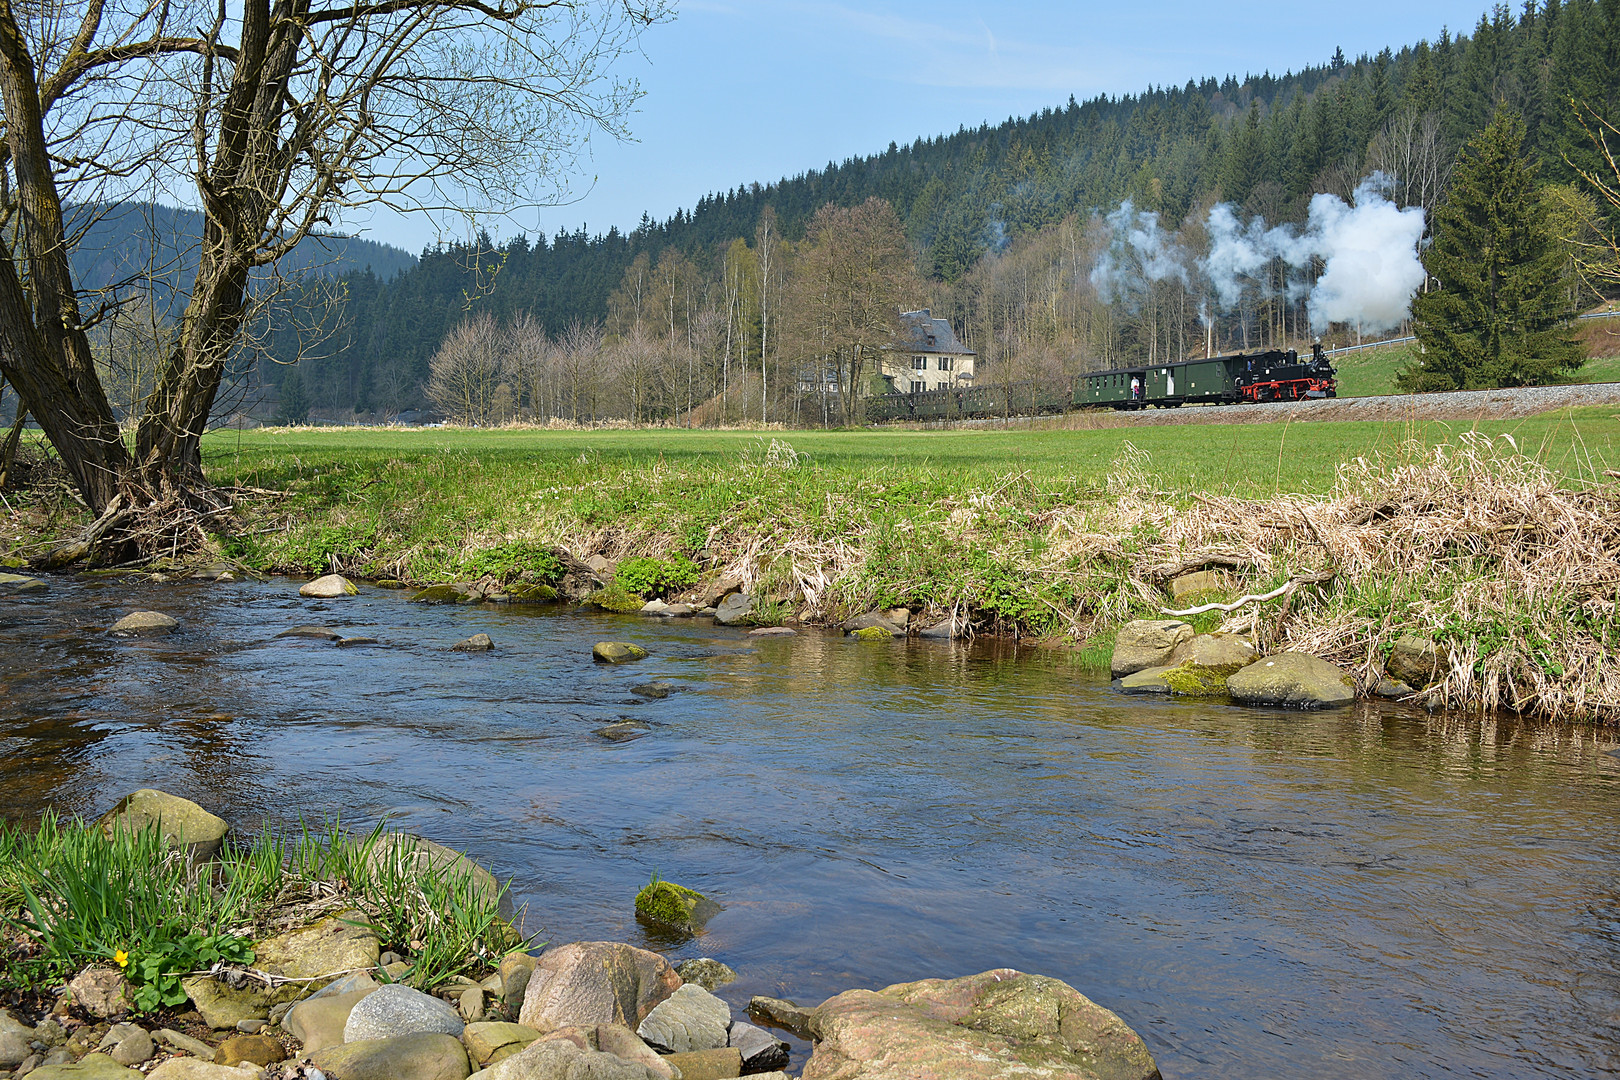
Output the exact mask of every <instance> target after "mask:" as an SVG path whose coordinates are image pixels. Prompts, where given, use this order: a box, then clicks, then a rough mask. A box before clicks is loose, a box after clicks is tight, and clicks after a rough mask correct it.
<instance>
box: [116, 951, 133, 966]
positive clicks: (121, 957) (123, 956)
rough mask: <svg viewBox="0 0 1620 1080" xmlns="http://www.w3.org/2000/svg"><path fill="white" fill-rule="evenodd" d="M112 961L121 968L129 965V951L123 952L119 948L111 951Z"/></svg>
mask: <svg viewBox="0 0 1620 1080" xmlns="http://www.w3.org/2000/svg"><path fill="white" fill-rule="evenodd" d="M113 963H115V964H117V965H118V966H119V967H121V968H127V967H129V953H127V952H125V951H124V950H123V949H119V950H118V951H117V952H115V953H113Z"/></svg>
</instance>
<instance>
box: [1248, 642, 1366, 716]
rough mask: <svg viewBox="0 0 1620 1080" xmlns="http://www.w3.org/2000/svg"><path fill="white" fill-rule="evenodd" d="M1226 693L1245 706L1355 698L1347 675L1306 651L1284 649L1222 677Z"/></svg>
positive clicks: (1319, 704)
mask: <svg viewBox="0 0 1620 1080" xmlns="http://www.w3.org/2000/svg"><path fill="white" fill-rule="evenodd" d="M1226 689H1227V692H1228V693H1230V694H1231V695H1232V699H1233V700H1234V701H1240V702H1242V703H1243V704H1245V705H1288V706H1292V707H1294V708H1300V709H1313V708H1324V707H1328V706H1334V705H1348V704H1350V703H1351V702H1352V701H1354V700H1356V688H1355V683H1353V682H1352V681H1351V680H1350V676H1348V675H1346V674H1345V673H1344V672H1343V671H1340V670H1339V669H1338V668H1336V667H1334V666H1333V665H1332V664H1330V663H1328V662H1327V661H1326V660H1323V659H1320V658H1319V657H1315V656H1311V655H1309V654H1308V653H1297V652H1285V653H1276V654H1275V655H1272V656H1268V657H1266V658H1265V659H1264V660H1257V661H1255V662H1254V663H1252V664H1250V665H1249V666H1248V667H1246V668H1243V669H1242V670H1241V671H1239V672H1237V673H1236V674H1234V675H1233V676H1232V677H1231V678H1229V679H1227V680H1226Z"/></svg>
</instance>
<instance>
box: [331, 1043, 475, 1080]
mask: <svg viewBox="0 0 1620 1080" xmlns="http://www.w3.org/2000/svg"><path fill="white" fill-rule="evenodd" d="M309 1062H310V1064H311V1065H314V1066H315V1067H316V1068H317V1069H320V1070H321V1071H322V1072H323V1073H325V1074H326V1075H327V1076H330V1077H340V1078H341V1080H467V1075H468V1074H469V1073H470V1072H472V1068H471V1066H470V1065H469V1063H468V1061H467V1050H466V1048H465V1047H463V1046H462V1045H461V1040H460V1039H457V1038H453V1037H451V1036H449V1035H439V1034H427V1035H401V1036H399V1037H398V1038H394V1039H363V1040H361V1041H359V1042H351V1043H344V1044H343V1045H342V1046H329V1047H327V1048H326V1049H325V1050H320V1051H317V1052H316V1053H314V1054H311V1055H310V1056H309Z"/></svg>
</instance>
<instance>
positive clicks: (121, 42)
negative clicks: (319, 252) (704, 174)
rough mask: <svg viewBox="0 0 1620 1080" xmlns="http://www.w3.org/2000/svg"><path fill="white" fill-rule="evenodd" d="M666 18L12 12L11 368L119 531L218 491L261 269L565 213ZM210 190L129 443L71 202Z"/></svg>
mask: <svg viewBox="0 0 1620 1080" xmlns="http://www.w3.org/2000/svg"><path fill="white" fill-rule="evenodd" d="M667 13H668V8H667V5H666V0H336V2H334V3H332V4H330V5H328V6H319V5H317V4H315V3H313V2H312V0H244V2H243V3H242V4H240V5H225V4H223V3H221V4H219V5H218V6H217V7H215V6H212V5H208V4H206V3H203V0H178V2H165V3H152V4H142V3H136V4H133V5H109V4H107V3H106V0H41V2H37V3H30V4H27V5H22V4H18V3H16V2H15V0H0V101H3V104H4V109H5V134H6V142H5V146H4V149H3V151H0V166H3V168H0V178H3V179H0V228H3V230H4V232H5V235H6V236H7V239H8V243H7V244H6V246H5V249H4V251H3V252H0V373H3V374H4V376H5V377H6V379H7V380H8V381H10V382H11V383H13V384H14V385H16V386H17V387H19V388H20V389H21V391H22V393H23V396H24V397H25V398H26V399H27V400H28V401H29V403H30V405H31V406H32V407H33V410H34V413H35V415H36V417H37V418H38V419H39V421H40V423H41V426H42V427H43V428H44V429H45V431H46V433H47V435H48V436H49V437H50V439H51V441H52V443H53V444H54V445H55V446H56V448H57V450H58V452H59V453H60V455H61V457H62V460H63V463H64V464H65V465H66V466H67V468H68V469H69V471H70V472H71V473H72V475H73V478H74V481H75V483H76V485H77V487H78V488H79V491H80V492H81V494H82V495H83V496H84V498H85V501H86V503H88V504H89V505H90V507H91V508H92V509H94V510H96V511H97V512H98V513H100V512H103V511H107V510H108V508H109V507H110V506H112V505H113V501H114V498H115V497H116V496H118V495H120V494H121V493H124V494H127V495H128V497H129V500H130V501H132V502H146V501H149V500H150V499H152V498H154V497H156V496H157V495H158V494H159V493H160V492H164V491H178V492H181V493H182V494H184V493H188V492H189V493H192V494H198V493H200V492H201V491H203V490H204V488H203V485H202V483H201V475H200V454H199V440H200V438H201V436H202V433H203V430H204V428H205V426H206V424H207V420H208V417H209V415H210V412H211V411H212V408H213V405H214V401H215V397H216V395H217V394H218V392H219V389H220V385H221V382H222V378H223V375H224V373H225V371H226V368H227V363H228V361H229V358H230V355H231V352H232V350H233V348H234V347H235V343H236V341H237V338H238V335H239V333H240V332H241V330H242V328H243V325H244V323H245V322H246V320H247V319H248V318H249V316H250V314H251V301H252V295H251V291H250V284H251V281H252V277H253V274H254V272H255V270H256V269H257V268H262V267H268V266H273V265H274V264H275V263H276V262H277V260H279V259H280V258H282V257H283V256H284V255H286V254H287V253H288V252H289V251H291V250H292V248H293V247H294V246H296V245H297V244H298V243H299V242H300V241H301V240H302V239H303V238H304V237H306V236H308V235H309V234H310V233H311V232H312V231H313V230H315V229H316V228H317V227H320V226H326V225H329V224H330V223H332V222H333V221H334V220H341V219H342V218H343V216H344V215H345V214H347V213H351V212H353V211H354V210H355V209H357V208H359V207H363V206H368V205H375V204H383V205H387V206H392V207H400V208H418V209H428V210H440V211H449V212H455V213H471V214H477V213H479V212H481V211H486V210H494V209H504V208H507V207H510V206H512V205H514V204H517V203H521V202H523V201H525V200H531V199H535V198H541V197H545V196H546V195H549V194H555V193H556V192H557V190H558V188H559V187H560V186H561V184H562V178H563V177H564V176H565V175H566V173H567V172H568V170H569V168H570V167H571V165H572V163H573V160H574V158H575V155H576V154H577V153H578V151H579V149H580V148H581V146H582V145H583V144H584V142H585V141H586V140H588V138H589V136H590V134H591V133H592V131H597V130H600V131H606V132H609V133H611V134H620V133H622V132H623V130H624V127H623V125H624V121H625V118H626V116H627V115H628V113H629V110H630V108H631V106H632V105H633V103H634V101H635V99H636V97H637V96H638V95H639V89H638V88H637V87H636V86H635V85H634V84H633V83H629V82H625V81H622V80H617V79H611V78H610V77H609V76H608V71H609V69H610V68H611V67H612V66H613V64H614V62H615V61H616V60H617V59H618V58H619V57H620V56H621V55H622V54H623V53H624V52H625V51H626V50H627V49H629V48H631V47H633V46H634V43H635V40H636V38H637V36H638V34H639V32H640V31H641V29H642V28H644V27H645V26H647V25H648V24H650V23H652V22H654V21H657V20H659V19H661V18H663V17H665V16H666V15H667ZM182 178H189V179H190V180H191V181H192V182H194V183H195V186H196V200H197V202H198V204H199V205H200V207H201V209H202V211H203V213H204V215H205V228H204V233H203V237H202V241H201V248H200V251H199V253H198V261H197V271H196V278H195V281H194V282H193V284H192V287H191V290H190V297H189V303H188V306H187V308H186V311H185V313H184V315H183V317H182V318H181V320H180V324H179V327H178V332H177V334H176V337H175V342H174V345H173V347H172V349H171V350H170V354H169V356H168V358H167V361H166V363H165V365H164V367H163V369H162V371H161V372H160V375H159V378H158V382H157V385H156V389H155V392H154V393H153V395H152V397H151V400H150V402H149V407H148V409H147V411H146V413H145V414H144V415H143V417H142V419H141V422H140V425H139V428H138V430H137V433H136V439H135V448H134V453H133V454H131V452H130V451H129V450H128V449H127V448H126V446H125V443H124V442H123V440H122V438H121V437H120V435H119V432H118V425H117V422H116V418H115V416H114V413H113V410H112V407H111V405H110V403H109V402H108V400H107V395H106V393H105V390H104V388H103V387H102V385H101V383H100V380H99V379H98V378H97V375H96V371H95V365H94V358H93V354H92V351H91V348H90V345H89V340H88V337H87V335H86V327H87V325H88V324H89V322H91V321H93V318H94V315H95V312H90V313H89V314H88V315H87V314H86V313H85V312H84V311H83V310H82V308H81V303H80V294H79V291H78V289H77V288H76V287H75V284H74V281H73V276H72V272H71V268H70V264H69V256H70V254H71V252H72V249H73V247H74V245H75V244H76V243H77V241H78V239H79V237H78V234H77V233H76V232H70V230H69V229H68V227H67V226H66V224H65V222H64V216H63V207H64V205H67V204H76V205H83V204H88V203H93V202H105V201H109V200H116V199H119V198H125V197H128V196H129V195H130V194H131V193H133V192H134V191H136V190H138V189H139V188H140V187H141V185H146V186H147V188H152V187H157V188H161V189H170V188H173V187H174V186H175V185H176V184H177V183H179V182H181V181H182Z"/></svg>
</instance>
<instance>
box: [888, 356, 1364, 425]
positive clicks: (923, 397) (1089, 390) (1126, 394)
mask: <svg viewBox="0 0 1620 1080" xmlns="http://www.w3.org/2000/svg"><path fill="white" fill-rule="evenodd" d="M1336 374H1337V372H1335V371H1334V369H1333V365H1332V364H1331V363H1329V362H1328V358H1327V356H1326V355H1325V354H1324V353H1323V352H1322V346H1321V345H1319V344H1318V345H1316V346H1315V347H1314V348H1313V349H1312V350H1311V355H1310V357H1309V358H1308V359H1305V360H1301V358H1300V355H1299V353H1297V352H1296V351H1294V350H1293V349H1288V350H1286V351H1284V350H1282V349H1268V350H1266V351H1265V352H1256V353H1238V354H1236V355H1234V356H1212V357H1206V358H1203V359H1198V360H1177V361H1174V362H1172V363H1165V364H1156V365H1142V366H1138V367H1124V368H1114V369H1112V370H1109V371H1091V372H1087V373H1086V374H1084V375H1081V376H1079V377H1078V378H1077V379H1075V381H1074V385H1073V387H1072V389H1070V390H1068V391H1065V390H1063V389H1061V388H1055V387H1049V386H1043V385H1042V384H1039V383H1034V382H1018V383H1008V384H1005V385H1001V386H974V387H967V388H962V389H954V390H931V391H925V392H922V393H916V394H898V393H897V394H881V395H879V396H877V397H874V398H871V399H870V400H869V402H868V405H867V418H868V419H869V420H871V421H873V422H874V423H882V422H883V421H886V420H956V419H978V418H987V417H997V416H1033V415H1037V414H1040V413H1052V412H1066V411H1068V410H1069V409H1078V408H1112V409H1145V408H1147V407H1148V406H1149V405H1154V406H1157V407H1159V408H1161V409H1174V408H1178V407H1180V406H1182V405H1187V404H1194V405H1236V404H1242V403H1245V402H1260V401H1300V400H1302V399H1305V398H1330V397H1336V396H1337V395H1338V384H1337V383H1336V382H1335V381H1334V376H1335V375H1336Z"/></svg>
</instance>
